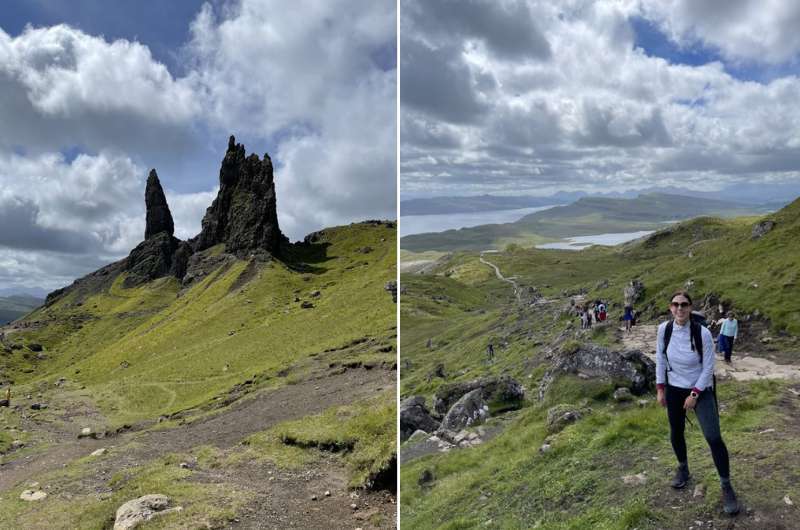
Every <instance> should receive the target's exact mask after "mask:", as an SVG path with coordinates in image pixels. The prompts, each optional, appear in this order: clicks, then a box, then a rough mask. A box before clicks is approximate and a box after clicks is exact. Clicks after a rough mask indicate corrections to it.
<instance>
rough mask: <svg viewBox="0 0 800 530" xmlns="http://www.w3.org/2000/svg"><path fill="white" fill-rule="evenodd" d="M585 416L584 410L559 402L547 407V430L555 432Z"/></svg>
mask: <svg viewBox="0 0 800 530" xmlns="http://www.w3.org/2000/svg"><path fill="white" fill-rule="evenodd" d="M582 416H583V413H582V411H581V410H580V409H579V408H577V407H575V406H573V405H568V404H564V403H562V404H559V405H556V406H554V407H550V408H549V409H547V432H549V433H550V434H555V433H557V432H559V431H561V430H563V429H564V427H566V426H567V425H569V424H570V423H575V422H576V421H578V420H579V419H581V417H582Z"/></svg>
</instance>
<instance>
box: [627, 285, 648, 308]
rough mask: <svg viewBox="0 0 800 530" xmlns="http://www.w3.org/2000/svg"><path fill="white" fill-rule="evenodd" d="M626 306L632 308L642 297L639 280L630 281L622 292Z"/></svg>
mask: <svg viewBox="0 0 800 530" xmlns="http://www.w3.org/2000/svg"><path fill="white" fill-rule="evenodd" d="M622 294H623V296H624V298H625V305H626V306H633V305H635V304H636V303H637V302H640V301H641V300H642V298H643V297H644V284H643V283H642V282H641V280H631V281H630V282H629V283H628V285H626V286H625V288H624V289H623V291H622Z"/></svg>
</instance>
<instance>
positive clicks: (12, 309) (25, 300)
mask: <svg viewBox="0 0 800 530" xmlns="http://www.w3.org/2000/svg"><path fill="white" fill-rule="evenodd" d="M43 303H44V298H36V297H35V296H28V295H12V296H5V297H0V325H3V324H8V323H9V322H12V321H14V320H16V319H18V318H19V317H21V316H23V315H27V314H28V313H30V312H31V311H33V310H34V309H36V308H37V307H39V306H40V305H42V304H43Z"/></svg>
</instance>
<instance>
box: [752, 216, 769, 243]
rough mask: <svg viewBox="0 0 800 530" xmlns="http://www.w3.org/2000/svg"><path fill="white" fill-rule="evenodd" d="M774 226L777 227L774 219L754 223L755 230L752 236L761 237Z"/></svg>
mask: <svg viewBox="0 0 800 530" xmlns="http://www.w3.org/2000/svg"><path fill="white" fill-rule="evenodd" d="M773 228H775V221H772V220H771V219H767V220H766V221H760V222H758V223H756V224H754V225H753V232H752V233H751V235H750V238H751V239H761V238H762V237H764V236H765V235H767V234H768V233H769V232H771V231H772V229H773Z"/></svg>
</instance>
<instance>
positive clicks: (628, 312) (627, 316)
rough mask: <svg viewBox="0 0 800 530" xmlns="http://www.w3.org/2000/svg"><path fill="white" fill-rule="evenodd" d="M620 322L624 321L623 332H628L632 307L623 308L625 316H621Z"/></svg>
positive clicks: (631, 317)
mask: <svg viewBox="0 0 800 530" xmlns="http://www.w3.org/2000/svg"><path fill="white" fill-rule="evenodd" d="M622 320H624V321H625V331H630V330H631V326H632V325H633V307H631V306H629V305H626V306H625V314H623V315H622Z"/></svg>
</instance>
